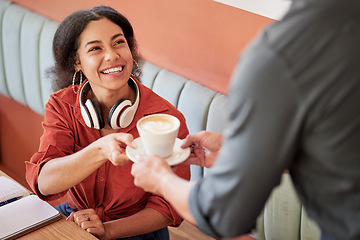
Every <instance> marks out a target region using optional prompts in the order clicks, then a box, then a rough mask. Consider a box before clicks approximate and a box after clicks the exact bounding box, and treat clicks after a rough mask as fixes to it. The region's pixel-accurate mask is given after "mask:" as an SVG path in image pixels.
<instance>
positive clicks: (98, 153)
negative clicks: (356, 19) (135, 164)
mask: <svg viewBox="0 0 360 240" xmlns="http://www.w3.org/2000/svg"><path fill="white" fill-rule="evenodd" d="M53 52H54V57H55V66H54V68H52V69H51V73H52V74H53V77H54V85H53V86H54V87H55V89H54V90H57V92H55V93H54V94H52V95H51V96H50V99H49V101H48V102H47V104H46V108H45V114H44V122H43V128H44V132H43V135H42V138H41V143H40V147H39V150H38V152H37V153H35V154H34V155H33V157H32V158H31V160H30V162H27V163H26V177H27V181H28V183H29V185H30V186H31V188H32V189H33V191H34V192H35V193H36V194H37V195H39V196H40V197H41V198H42V199H44V200H55V199H58V198H60V197H62V196H64V195H65V194H67V196H68V199H69V201H68V202H66V203H65V204H61V205H59V206H57V209H58V210H59V211H61V212H62V213H63V214H65V215H66V216H68V220H69V221H74V222H75V223H77V224H78V225H79V226H81V227H82V228H84V229H86V230H87V231H88V232H90V233H92V234H94V235H95V236H97V237H98V238H101V239H114V238H121V239H126V238H127V237H133V236H136V237H135V238H131V239H132V240H136V239H139V240H140V239H160V240H162V239H164V240H167V239H169V234H168V230H167V226H179V225H180V223H181V222H182V218H181V217H180V216H179V215H178V214H177V213H176V212H175V211H174V210H173V208H172V207H171V206H170V204H169V203H168V202H166V201H165V200H164V199H163V198H162V197H160V196H156V195H151V194H149V193H146V192H144V191H143V190H142V189H141V188H138V187H136V186H135V185H134V182H133V177H132V176H131V174H130V169H131V167H132V162H130V161H129V159H128V157H127V156H126V154H125V147H126V146H127V145H129V146H132V147H133V145H132V140H133V139H134V138H137V137H139V133H138V131H137V129H136V122H137V121H138V120H139V119H140V118H142V117H143V116H146V115H150V114H155V113H165V114H170V115H173V116H175V117H177V118H178V119H179V120H180V129H179V133H178V136H177V137H178V138H180V139H183V138H185V137H186V136H187V135H188V129H187V126H186V124H185V118H184V116H183V115H182V114H181V113H180V112H179V111H178V110H177V109H176V108H175V107H174V106H173V105H171V104H170V103H169V102H168V101H166V100H164V99H163V98H161V97H159V96H158V95H157V94H155V93H154V92H153V91H152V90H150V89H149V88H147V87H145V86H144V85H142V84H141V83H140V82H139V81H138V80H137V79H136V76H134V74H132V72H133V65H134V63H135V65H136V66H137V68H138V65H137V63H136V61H137V60H138V59H139V57H138V56H139V54H138V52H137V47H136V41H135V38H134V31H133V28H132V26H131V24H130V23H129V21H128V20H127V19H126V18H125V17H124V16H123V15H121V14H120V13H118V12H117V11H115V10H114V9H112V8H110V7H105V6H99V7H95V8H92V9H90V10H81V11H77V12H75V13H73V14H71V15H70V16H68V17H67V18H65V20H64V21H63V22H62V23H61V24H60V25H59V27H58V29H57V31H56V33H55V36H54V40H53ZM176 172H177V174H178V175H179V176H181V177H182V178H184V179H187V180H189V179H190V169H189V166H186V165H181V164H180V165H179V166H178V167H177V171H176Z"/></svg>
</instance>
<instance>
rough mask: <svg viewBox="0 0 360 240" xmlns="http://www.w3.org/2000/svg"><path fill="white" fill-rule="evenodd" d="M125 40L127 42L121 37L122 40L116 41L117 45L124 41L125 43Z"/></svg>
mask: <svg viewBox="0 0 360 240" xmlns="http://www.w3.org/2000/svg"><path fill="white" fill-rule="evenodd" d="M124 42H125V41H124V40H123V39H121V40H118V41H116V42H115V45H118V44H122V43H124Z"/></svg>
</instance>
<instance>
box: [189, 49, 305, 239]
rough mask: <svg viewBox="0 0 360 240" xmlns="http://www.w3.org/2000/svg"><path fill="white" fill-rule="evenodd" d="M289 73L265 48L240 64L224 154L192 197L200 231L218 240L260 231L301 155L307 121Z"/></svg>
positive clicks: (249, 53)
mask: <svg viewBox="0 0 360 240" xmlns="http://www.w3.org/2000/svg"><path fill="white" fill-rule="evenodd" d="M287 69H288V68H287V66H286V65H285V63H284V61H283V60H282V59H281V58H280V57H279V56H278V55H277V54H276V53H275V52H273V51H272V49H271V48H268V47H266V46H264V45H260V44H253V46H252V47H250V48H249V49H248V51H247V52H245V53H244V55H243V56H242V58H241V59H240V61H239V62H238V65H237V68H236V69H235V72H234V75H233V79H232V84H231V88H230V91H229V103H228V108H229V109H228V110H229V123H228V126H227V127H226V128H225V131H224V141H223V145H222V149H221V151H220V153H219V155H218V159H217V161H216V163H215V164H214V166H213V167H212V168H210V169H209V171H208V173H207V175H206V177H205V178H203V179H202V180H201V181H199V182H198V183H197V184H196V186H195V187H194V188H193V189H192V191H191V193H190V197H189V207H190V211H191V213H192V215H193V216H194V218H195V220H196V223H197V225H198V227H199V228H200V229H201V230H202V231H203V232H205V233H207V234H209V235H211V236H213V237H235V236H239V235H241V234H245V233H247V232H248V231H249V230H250V229H251V228H252V227H253V226H255V224H256V218H257V216H258V215H259V214H260V213H261V211H262V209H263V206H264V204H265V202H266V200H267V198H268V196H269V195H270V193H271V190H272V189H273V188H274V187H275V186H276V185H278V184H279V183H280V179H281V174H282V173H283V171H284V169H286V168H287V167H288V165H289V162H290V160H291V159H292V157H293V155H294V152H295V151H296V149H295V147H294V146H295V142H296V141H297V138H298V129H299V125H300V124H301V117H299V116H298V114H297V111H298V110H297V105H298V93H297V92H296V90H295V87H294V82H293V80H292V76H291V74H290V72H288V70H287Z"/></svg>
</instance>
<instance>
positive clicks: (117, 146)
mask: <svg viewBox="0 0 360 240" xmlns="http://www.w3.org/2000/svg"><path fill="white" fill-rule="evenodd" d="M132 141H133V136H132V135H131V134H128V133H112V134H109V135H106V136H104V137H102V138H100V139H99V140H97V141H96V142H94V144H97V145H99V146H98V147H99V149H100V153H101V154H102V156H103V157H104V158H105V159H108V160H109V161H111V162H112V164H114V165H115V166H119V165H124V164H125V163H127V162H128V161H129V158H128V156H127V155H126V153H125V148H126V146H127V145H128V146H130V147H134V146H133V144H132Z"/></svg>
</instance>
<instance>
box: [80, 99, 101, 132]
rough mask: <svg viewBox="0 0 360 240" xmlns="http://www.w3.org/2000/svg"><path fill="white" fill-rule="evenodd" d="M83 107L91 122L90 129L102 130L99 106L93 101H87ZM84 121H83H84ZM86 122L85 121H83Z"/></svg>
mask: <svg viewBox="0 0 360 240" xmlns="http://www.w3.org/2000/svg"><path fill="white" fill-rule="evenodd" d="M85 106H86V108H87V111H88V115H89V116H90V120H91V122H92V124H91V125H92V127H94V128H95V129H102V128H104V127H105V122H104V119H103V117H102V114H101V110H100V106H99V104H97V102H96V101H95V100H94V99H88V100H86V102H85ZM84 120H85V119H84ZM85 122H86V121H85Z"/></svg>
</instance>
